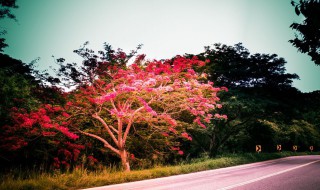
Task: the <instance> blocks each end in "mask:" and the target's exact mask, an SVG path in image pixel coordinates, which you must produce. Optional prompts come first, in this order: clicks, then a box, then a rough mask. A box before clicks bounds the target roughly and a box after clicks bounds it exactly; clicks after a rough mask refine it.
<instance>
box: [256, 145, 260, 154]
mask: <svg viewBox="0 0 320 190" xmlns="http://www.w3.org/2000/svg"><path fill="white" fill-rule="evenodd" d="M256 152H258V153H259V152H261V145H256Z"/></svg>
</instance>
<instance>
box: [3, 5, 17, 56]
mask: <svg viewBox="0 0 320 190" xmlns="http://www.w3.org/2000/svg"><path fill="white" fill-rule="evenodd" d="M16 8H18V6H17V5H16V0H0V19H4V18H9V19H14V20H15V19H16V17H15V15H14V14H12V12H11V10H12V9H16ZM0 30H1V31H0V35H3V34H5V33H6V32H7V31H6V30H5V29H2V28H0ZM7 46H8V45H7V44H6V43H5V39H4V38H0V52H3V48H5V47H7Z"/></svg>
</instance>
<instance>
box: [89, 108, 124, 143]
mask: <svg viewBox="0 0 320 190" xmlns="http://www.w3.org/2000/svg"><path fill="white" fill-rule="evenodd" d="M92 117H93V118H95V119H97V120H99V121H100V122H101V123H102V125H103V126H104V128H105V129H106V130H107V132H108V134H109V135H110V136H111V138H112V140H113V141H114V143H115V144H116V145H117V147H119V143H118V141H117V139H116V137H115V136H114V134H113V133H112V131H111V130H110V127H109V126H108V125H107V124H106V122H105V121H104V120H103V119H102V118H101V117H100V116H98V115H97V114H92Z"/></svg>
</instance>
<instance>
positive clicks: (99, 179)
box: [0, 152, 317, 190]
mask: <svg viewBox="0 0 320 190" xmlns="http://www.w3.org/2000/svg"><path fill="white" fill-rule="evenodd" d="M304 154H306V153H292V152H283V153H260V154H257V153H246V154H227V155H221V156H219V157H217V158H214V159H209V158H206V157H204V158H199V159H192V160H189V161H185V162H182V163H180V164H178V165H175V166H158V167H155V168H152V169H146V170H135V171H131V172H129V173H124V172H120V171H118V170H116V169H115V168H112V167H109V168H104V169H103V170H100V171H88V170H86V169H84V168H81V169H77V170H74V171H72V172H69V173H68V172H67V173H60V172H56V173H42V174H39V173H37V172H36V171H28V172H29V175H28V177H27V178H26V177H25V175H22V174H21V175H20V176H19V174H18V175H17V174H14V173H17V172H19V171H13V172H10V173H7V174H5V175H2V176H1V177H0V180H1V184H0V189H1V190H2V189H3V190H7V189H19V190H29V189H30V190H38V189H39V190H40V189H41V190H49V189H62V190H64V189H68V190H69V189H71V190H72V189H81V188H88V187H94V186H103V185H110V184H117V183H124V182H131V181H138V180H143V179H151V178H157V177H164V176H171V175H178V174H185V173H191V172H198V171H204V170H210V169H217V168H223V167H228V166H234V165H239V164H246V163H252V162H258V161H264V160H270V159H275V158H281V157H286V156H293V155H304ZM314 154H317V153H314Z"/></svg>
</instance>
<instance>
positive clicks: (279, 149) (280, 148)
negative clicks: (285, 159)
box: [277, 144, 282, 152]
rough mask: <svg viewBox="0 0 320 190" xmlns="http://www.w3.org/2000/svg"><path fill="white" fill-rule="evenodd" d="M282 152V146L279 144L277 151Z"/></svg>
mask: <svg viewBox="0 0 320 190" xmlns="http://www.w3.org/2000/svg"><path fill="white" fill-rule="evenodd" d="M281 150H282V147H281V144H278V145H277V151H278V152H281Z"/></svg>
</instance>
